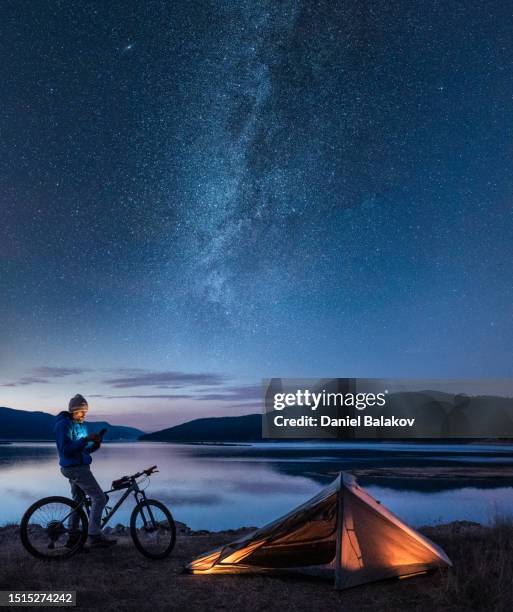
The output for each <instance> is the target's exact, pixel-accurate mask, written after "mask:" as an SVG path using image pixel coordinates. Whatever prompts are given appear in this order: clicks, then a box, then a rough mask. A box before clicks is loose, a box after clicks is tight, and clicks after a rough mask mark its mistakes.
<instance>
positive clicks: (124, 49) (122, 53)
mask: <svg viewBox="0 0 513 612" xmlns="http://www.w3.org/2000/svg"><path fill="white" fill-rule="evenodd" d="M134 47H135V43H134V42H133V43H129V44H128V45H127V46H126V47H124V48H123V49H122V51H121V55H124V54H125V53H128V52H129V51H131V50H132V49H133V48H134Z"/></svg>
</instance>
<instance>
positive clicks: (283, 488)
mask: <svg viewBox="0 0 513 612" xmlns="http://www.w3.org/2000/svg"><path fill="white" fill-rule="evenodd" d="M93 459H94V461H93V467H94V473H95V475H96V477H97V479H98V481H99V482H100V484H101V485H102V486H103V487H104V488H105V489H106V488H108V487H109V485H110V483H111V481H112V480H113V479H115V478H119V477H120V476H123V475H125V474H131V473H134V472H137V471H140V470H142V469H143V468H145V467H149V466H150V465H154V464H157V465H158V466H159V469H160V472H159V473H158V474H155V475H154V476H152V478H151V482H150V483H148V484H149V486H148V490H147V494H148V496H149V497H154V498H156V499H160V500H161V501H163V502H164V503H166V504H167V505H168V506H169V508H170V509H171V511H172V513H173V515H174V517H175V519H176V520H178V521H182V522H184V523H186V524H187V525H189V526H190V527H192V528H193V529H209V530H222V529H235V528H238V527H242V526H261V525H264V524H265V523H267V522H269V521H271V520H273V519H275V518H278V517H279V516H281V515H282V514H285V513H287V512H288V511H290V510H291V509H293V508H294V507H295V506H297V505H299V504H301V503H302V502H304V501H306V500H307V499H308V498H310V497H312V496H313V495H315V494H316V493H317V492H318V491H319V489H320V488H321V487H322V486H323V485H325V484H327V483H328V482H330V481H331V480H332V479H333V477H334V474H335V473H336V472H337V471H339V470H343V469H361V468H375V467H392V468H393V467H400V466H408V467H424V466H425V467H429V466H434V465H436V466H475V467H476V468H479V467H483V466H490V465H493V466H494V467H495V468H500V466H503V465H504V466H511V465H512V464H513V446H497V445H465V444H452V445H442V444H423V445H418V444H402V443H360V442H359V443H324V444H322V443H321V444H311V443H292V442H288V443H287V442H284V443H259V444H251V445H240V446H237V445H233V446H215V445H179V444H160V443H151V442H134V443H110V444H108V443H106V444H104V445H103V447H102V449H101V450H100V451H99V452H98V453H96V454H95V455H94V456H93ZM359 483H360V484H361V485H362V486H364V487H365V488H366V489H367V490H368V491H369V492H370V493H371V495H373V496H374V497H376V498H377V499H379V500H380V501H381V502H382V503H383V504H384V505H385V506H387V507H388V508H390V509H391V510H392V511H393V512H395V513H396V514H397V515H399V517H401V518H402V519H404V520H405V521H406V522H408V523H410V524H411V525H414V526H420V525H427V524H435V523H445V522H449V521H453V520H472V521H478V522H481V523H489V522H490V521H492V520H493V518H494V517H495V516H504V515H507V516H510V515H513V480H508V479H504V478H501V479H493V478H491V479H488V480H479V481H477V480H476V481H475V482H473V481H472V480H468V479H467V480H465V481H461V480H450V481H449V480H445V479H441V478H432V479H422V480H415V479H387V478H370V477H365V478H364V477H362V478H359ZM47 495H65V496H69V485H68V481H67V480H66V479H65V478H64V477H63V476H62V475H61V473H60V471H59V468H58V463H57V453H56V450H55V445H54V444H53V443H14V444H10V445H0V498H1V499H2V504H1V505H0V525H4V524H6V523H9V522H19V520H20V518H21V516H22V514H23V512H24V511H25V509H26V508H27V507H28V506H29V505H30V504H31V503H32V502H34V501H35V500H37V499H39V498H40V497H44V496H47ZM119 495H120V494H119V493H116V494H112V495H111V502H112V501H115V499H117V498H118V497H119ZM111 502H109V505H110V504H111ZM112 505H113V504H112ZM132 507H133V501H132V500H130V502H127V503H126V504H125V506H123V507H122V508H121V509H120V510H119V511H118V513H117V514H116V515H115V517H114V520H113V524H116V523H118V522H121V523H125V524H126V523H127V521H128V519H129V516H130V512H131V510H132Z"/></svg>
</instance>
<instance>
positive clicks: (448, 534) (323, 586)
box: [0, 522, 513, 612]
mask: <svg viewBox="0 0 513 612" xmlns="http://www.w3.org/2000/svg"><path fill="white" fill-rule="evenodd" d="M246 531H247V530H244V529H243V530H238V531H237V532H233V531H228V532H227V531H224V532H219V533H209V532H192V531H190V530H188V529H187V528H185V526H181V528H180V530H179V534H178V538H177V543H176V547H175V550H174V552H173V554H172V555H171V556H170V557H169V558H168V559H166V560H164V561H150V560H148V559H145V558H144V557H142V556H141V555H140V554H139V553H138V552H137V551H136V549H135V548H134V546H133V544H132V542H131V540H130V539H129V538H128V537H127V536H126V535H123V534H122V535H121V536H120V539H119V543H118V545H117V546H115V547H113V548H111V549H107V550H95V551H90V552H88V553H80V554H78V555H76V556H74V557H72V558H71V559H69V560H65V561H55V562H48V561H41V560H37V559H34V558H32V557H31V556H30V555H29V554H28V553H26V552H25V550H24V549H23V547H22V546H21V543H20V541H19V537H18V528H17V526H9V527H4V528H0V589H3V590H6V589H24V590H49V589H58V590H67V589H69V590H76V591H77V603H78V608H80V609H81V610H98V609H102V610H107V611H109V612H111V611H119V612H126V611H135V610H137V611H138V612H140V611H143V610H152V612H155V611H161V610H162V611H163V610H182V611H185V610H194V611H195V610H241V611H246V610H251V611H253V610H262V611H264V610H266V611H267V610H271V611H274V610H276V611H279V612H283V610H284V609H286V610H287V612H289V611H296V610H297V611H305V612H306V611H308V612H311V611H312V610H323V609H337V610H340V609H343V610H358V612H365V611H371V610H372V612H375V611H376V610H380V611H383V610H390V611H392V610H394V611H396V610H422V611H435V610H436V611H439V610H469V609H478V610H486V609H494V610H506V609H509V606H510V602H511V597H512V596H513V574H512V572H513V570H512V569H511V567H512V566H513V563H512V562H513V527H511V526H509V525H507V526H496V527H494V528H487V527H483V526H480V525H478V524H476V523H467V522H458V523H451V524H449V525H440V526H437V527H431V528H426V529H424V530H423V531H424V533H425V534H426V535H428V537H430V538H432V539H433V540H435V541H436V542H438V543H439V544H440V545H442V546H443V547H444V548H445V550H446V552H447V553H448V555H449V556H450V557H451V558H452V560H453V562H454V564H455V567H454V569H453V570H444V571H440V572H435V573H434V574H431V575H427V576H420V577H416V578H411V579H408V580H392V581H386V582H381V583H375V584H371V585H367V586H364V587H356V588H354V589H350V590H347V591H342V592H337V591H335V590H334V588H333V584H332V582H331V581H323V580H319V579H307V578H304V577H293V578H278V577H263V576H247V575H246V576H222V575H216V576H208V575H207V576H192V575H188V574H184V573H182V570H183V567H184V565H185V564H186V563H187V562H189V561H190V560H191V559H193V558H194V557H195V556H197V555H199V554H200V553H202V552H204V551H207V550H209V549H211V548H213V547H215V546H218V545H221V544H224V543H227V542H229V541H231V540H233V539H235V538H236V537H237V536H238V535H240V534H241V533H244V532H246Z"/></svg>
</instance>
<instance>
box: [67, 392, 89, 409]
mask: <svg viewBox="0 0 513 612" xmlns="http://www.w3.org/2000/svg"><path fill="white" fill-rule="evenodd" d="M68 410H69V412H75V410H89V406H88V405H87V400H86V399H85V397H84V396H83V395H80V393H77V394H76V395H75V396H74V397H72V398H71V399H70V400H69V404H68Z"/></svg>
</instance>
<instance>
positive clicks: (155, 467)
mask: <svg viewBox="0 0 513 612" xmlns="http://www.w3.org/2000/svg"><path fill="white" fill-rule="evenodd" d="M154 472H158V470H157V466H156V465H152V466H151V467H149V468H146V469H145V470H143V471H142V472H137V474H132V476H130V477H129V478H139V476H142V475H143V474H145V475H146V476H150V474H153V473H154Z"/></svg>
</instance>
